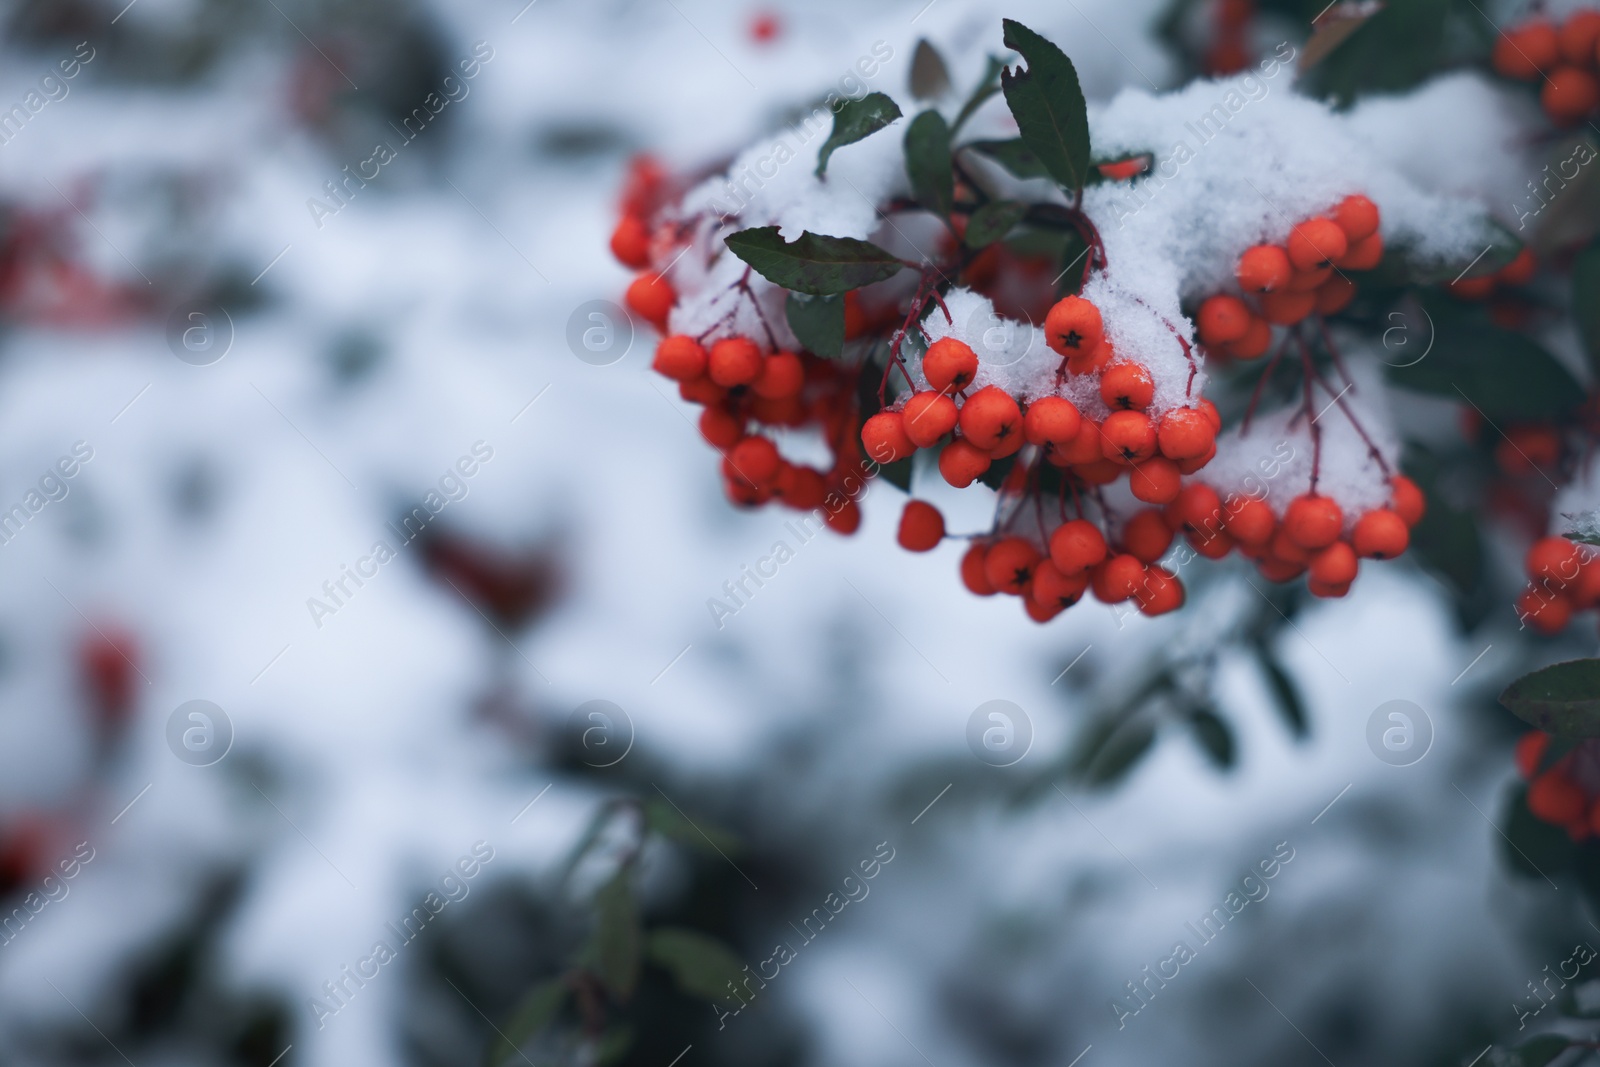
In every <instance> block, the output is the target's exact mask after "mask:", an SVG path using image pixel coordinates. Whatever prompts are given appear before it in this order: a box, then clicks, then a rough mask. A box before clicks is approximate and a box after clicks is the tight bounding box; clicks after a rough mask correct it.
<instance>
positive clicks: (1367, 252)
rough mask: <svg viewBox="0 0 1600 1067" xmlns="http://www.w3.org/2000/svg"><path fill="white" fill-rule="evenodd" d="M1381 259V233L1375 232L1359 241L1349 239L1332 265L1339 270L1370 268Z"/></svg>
mask: <svg viewBox="0 0 1600 1067" xmlns="http://www.w3.org/2000/svg"><path fill="white" fill-rule="evenodd" d="M1382 261H1383V234H1381V233H1375V234H1372V235H1371V236H1368V237H1363V238H1362V239H1361V240H1359V241H1351V242H1350V247H1349V248H1348V249H1346V251H1345V254H1344V255H1342V256H1340V257H1339V259H1338V262H1336V263H1335V264H1334V266H1336V267H1338V268H1339V269H1340V270H1371V269H1373V268H1374V267H1376V266H1377V265H1378V264H1379V263H1381V262H1382Z"/></svg>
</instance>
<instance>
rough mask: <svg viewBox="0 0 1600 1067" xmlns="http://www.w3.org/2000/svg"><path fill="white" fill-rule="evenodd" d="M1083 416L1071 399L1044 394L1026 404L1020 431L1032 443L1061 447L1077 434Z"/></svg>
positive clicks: (1081, 424)
mask: <svg viewBox="0 0 1600 1067" xmlns="http://www.w3.org/2000/svg"><path fill="white" fill-rule="evenodd" d="M1082 426H1083V417H1082V416H1080V415H1079V414H1078V409H1077V407H1076V406H1075V405H1074V404H1073V403H1072V401H1070V400H1068V399H1066V398H1065V397H1060V396H1046V397H1041V398H1040V399H1038V400H1035V401H1034V402H1033V403H1031V404H1029V405H1028V413H1027V414H1026V415H1025V416H1023V419H1022V433H1023V436H1025V437H1026V438H1027V439H1028V443H1029V444H1032V445H1041V446H1042V445H1045V444H1049V445H1053V446H1055V447H1056V448H1063V447H1065V446H1066V444H1067V443H1068V442H1069V441H1071V440H1072V439H1073V438H1074V437H1076V436H1077V435H1078V430H1079V429H1080V428H1081V427H1082Z"/></svg>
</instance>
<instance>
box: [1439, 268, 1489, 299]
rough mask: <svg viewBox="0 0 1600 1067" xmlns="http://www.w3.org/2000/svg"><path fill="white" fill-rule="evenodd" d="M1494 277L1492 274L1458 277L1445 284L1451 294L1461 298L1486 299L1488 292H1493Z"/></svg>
mask: <svg viewBox="0 0 1600 1067" xmlns="http://www.w3.org/2000/svg"><path fill="white" fill-rule="evenodd" d="M1494 287H1495V277H1494V275H1493V274H1481V275H1477V276H1475V277H1472V278H1458V279H1457V280H1455V281H1453V282H1450V283H1449V284H1448V285H1446V286H1445V288H1446V289H1448V290H1450V294H1451V295H1452V296H1457V297H1460V298H1461V299H1462V300H1487V299H1488V298H1489V294H1490V293H1492V292H1494Z"/></svg>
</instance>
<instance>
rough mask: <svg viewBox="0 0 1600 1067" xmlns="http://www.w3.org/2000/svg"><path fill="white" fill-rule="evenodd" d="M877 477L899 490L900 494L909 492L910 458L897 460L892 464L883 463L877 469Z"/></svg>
mask: <svg viewBox="0 0 1600 1067" xmlns="http://www.w3.org/2000/svg"><path fill="white" fill-rule="evenodd" d="M878 477H880V478H882V479H883V480H884V481H886V482H888V483H889V484H890V485H892V486H894V487H895V488H897V489H899V490H900V491H901V492H902V493H909V492H911V457H910V456H907V457H906V458H905V459H897V460H895V461H894V462H893V463H885V464H883V465H881V466H880V467H879V468H878Z"/></svg>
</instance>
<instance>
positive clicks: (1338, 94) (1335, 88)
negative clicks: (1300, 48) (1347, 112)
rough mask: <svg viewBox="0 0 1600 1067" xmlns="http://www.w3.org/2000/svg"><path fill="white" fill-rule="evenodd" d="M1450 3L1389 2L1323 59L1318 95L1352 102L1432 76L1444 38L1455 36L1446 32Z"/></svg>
mask: <svg viewBox="0 0 1600 1067" xmlns="http://www.w3.org/2000/svg"><path fill="white" fill-rule="evenodd" d="M1451 7H1452V2H1451V0H1407V2H1405V3H1391V4H1387V5H1385V6H1384V8H1383V9H1382V10H1381V11H1379V12H1378V13H1377V14H1376V15H1374V16H1373V17H1372V18H1370V19H1368V20H1367V21H1366V22H1364V23H1363V24H1362V25H1361V27H1360V28H1359V29H1357V30H1356V31H1355V32H1354V33H1353V34H1351V35H1350V38H1349V40H1347V41H1345V42H1344V43H1343V44H1341V45H1340V46H1339V48H1338V49H1337V50H1336V51H1334V52H1333V54H1332V55H1330V56H1328V57H1327V58H1326V59H1324V60H1323V61H1322V62H1321V63H1320V64H1318V66H1317V68H1316V69H1315V71H1314V72H1313V78H1312V79H1311V80H1313V81H1314V82H1315V83H1316V85H1317V87H1318V88H1319V89H1320V94H1319V95H1325V96H1332V97H1333V98H1334V99H1336V100H1339V101H1342V102H1348V101H1351V100H1354V99H1355V98H1356V97H1357V96H1358V95H1361V94H1370V93H1385V92H1399V91H1401V90H1405V89H1409V88H1411V87H1412V86H1415V85H1417V84H1419V83H1420V82H1422V81H1423V80H1425V79H1426V78H1429V77H1431V76H1433V75H1434V74H1436V73H1437V72H1438V70H1439V63H1440V57H1441V55H1442V53H1443V52H1444V49H1445V43H1446V42H1447V41H1449V40H1452V39H1453V38H1454V35H1453V34H1451V33H1448V32H1446V30H1447V27H1446V21H1447V19H1448V18H1449V16H1450V9H1451ZM1280 54H1281V53H1280ZM1290 76H1291V77H1292V76H1293V74H1292V72H1291V73H1290Z"/></svg>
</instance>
